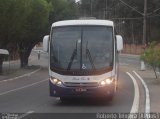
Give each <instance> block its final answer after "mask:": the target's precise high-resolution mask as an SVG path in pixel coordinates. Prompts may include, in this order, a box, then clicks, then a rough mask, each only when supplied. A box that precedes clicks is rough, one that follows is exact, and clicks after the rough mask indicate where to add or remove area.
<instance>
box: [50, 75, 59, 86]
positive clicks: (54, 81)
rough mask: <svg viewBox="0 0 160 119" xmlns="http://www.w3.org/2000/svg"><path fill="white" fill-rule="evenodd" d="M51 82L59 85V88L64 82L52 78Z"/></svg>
mask: <svg viewBox="0 0 160 119" xmlns="http://www.w3.org/2000/svg"><path fill="white" fill-rule="evenodd" d="M50 80H51V82H52V83H53V84H56V85H59V86H60V85H62V81H61V80H59V79H56V78H53V77H51V78H50Z"/></svg>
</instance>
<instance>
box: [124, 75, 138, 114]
mask: <svg viewBox="0 0 160 119" xmlns="http://www.w3.org/2000/svg"><path fill="white" fill-rule="evenodd" d="M126 73H127V74H128V75H129V77H130V78H131V79H132V81H133V84H134V92H135V93H134V100H133V105H132V108H131V111H130V113H138V110H139V87H138V84H137V81H136V79H135V78H134V77H133V76H132V75H131V74H130V73H129V72H126Z"/></svg>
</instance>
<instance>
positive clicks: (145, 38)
mask: <svg viewBox="0 0 160 119" xmlns="http://www.w3.org/2000/svg"><path fill="white" fill-rule="evenodd" d="M146 17H147V0H144V13H143V42H142V43H143V47H144V51H145V48H146V46H147V27H146V26H147V18H146ZM145 69H146V68H145V64H144V61H141V70H145Z"/></svg>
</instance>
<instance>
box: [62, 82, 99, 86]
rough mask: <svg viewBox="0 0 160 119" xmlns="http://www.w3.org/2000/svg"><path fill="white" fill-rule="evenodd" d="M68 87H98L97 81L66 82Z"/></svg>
mask: <svg viewBox="0 0 160 119" xmlns="http://www.w3.org/2000/svg"><path fill="white" fill-rule="evenodd" d="M64 85H65V86H66V87H97V86H98V83H97V82H87V83H86V82H64Z"/></svg>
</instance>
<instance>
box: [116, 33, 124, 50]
mask: <svg viewBox="0 0 160 119" xmlns="http://www.w3.org/2000/svg"><path fill="white" fill-rule="evenodd" d="M116 40H117V51H121V50H123V38H122V36H120V35H116Z"/></svg>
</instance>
